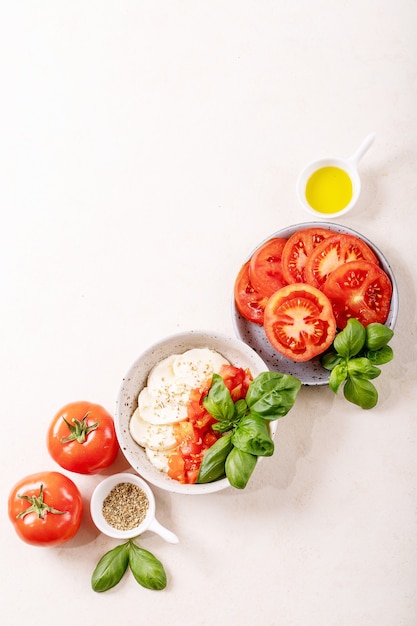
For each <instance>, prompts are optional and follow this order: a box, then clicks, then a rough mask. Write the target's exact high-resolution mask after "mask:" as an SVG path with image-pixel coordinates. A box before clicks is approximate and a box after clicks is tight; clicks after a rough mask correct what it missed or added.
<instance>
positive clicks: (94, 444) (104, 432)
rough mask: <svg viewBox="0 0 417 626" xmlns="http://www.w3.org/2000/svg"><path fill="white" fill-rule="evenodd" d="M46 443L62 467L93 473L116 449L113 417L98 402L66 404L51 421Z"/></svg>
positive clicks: (113, 454)
mask: <svg viewBox="0 0 417 626" xmlns="http://www.w3.org/2000/svg"><path fill="white" fill-rule="evenodd" d="M47 447H48V450H49V454H50V455H51V457H52V458H53V459H54V461H56V462H57V463H58V464H59V465H60V466H61V467H63V468H64V469H67V470H69V471H70V472H77V473H78V474H97V473H98V472H100V471H101V470H102V469H104V468H106V467H109V465H111V464H112V463H113V461H114V460H115V459H116V456H117V453H118V450H119V444H118V441H117V438H116V432H115V429H114V422H113V418H112V416H111V415H110V413H108V412H107V411H106V409H104V408H103V407H102V406H100V405H99V404H92V403H91V402H71V403H70V404H66V405H65V406H64V407H63V408H62V409H61V410H60V411H58V413H57V414H56V415H55V417H54V418H53V420H52V422H51V425H50V427H49V430H48V433H47Z"/></svg>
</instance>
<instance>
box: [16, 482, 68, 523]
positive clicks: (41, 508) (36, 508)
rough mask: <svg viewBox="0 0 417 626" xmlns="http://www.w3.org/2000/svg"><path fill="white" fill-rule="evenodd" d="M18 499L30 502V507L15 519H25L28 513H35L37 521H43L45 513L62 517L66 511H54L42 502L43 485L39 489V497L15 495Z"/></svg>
mask: <svg viewBox="0 0 417 626" xmlns="http://www.w3.org/2000/svg"><path fill="white" fill-rule="evenodd" d="M17 497H18V498H22V500H27V502H30V506H28V508H27V509H25V510H24V511H21V513H18V514H17V515H16V517H17V518H21V517H25V516H26V515H28V514H29V513H36V515H37V516H38V517H39V519H45V517H46V515H47V513H54V514H55V515H64V514H65V513H67V511H58V509H54V508H53V507H52V506H49V504H46V502H44V501H43V485H41V486H40V487H39V495H38V496H26V495H20V494H17Z"/></svg>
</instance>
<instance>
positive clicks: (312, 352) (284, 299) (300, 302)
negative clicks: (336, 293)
mask: <svg viewBox="0 0 417 626" xmlns="http://www.w3.org/2000/svg"><path fill="white" fill-rule="evenodd" d="M264 328H265V333H266V336H267V338H268V340H269V342H270V344H271V345H272V347H273V348H275V350H277V351H278V352H280V353H281V354H282V355H283V356H285V357H287V358H289V359H291V360H293V361H297V362H299V361H309V360H310V359H312V358H313V357H315V356H317V355H318V354H321V353H322V352H324V351H325V350H327V348H328V347H329V346H330V345H331V344H332V342H333V340H334V337H335V334H336V320H335V317H334V315H333V311H332V305H331V303H330V301H329V299H328V298H327V296H325V295H324V294H323V293H322V292H321V291H320V290H319V289H317V288H316V287H312V286H311V285H308V284H304V283H294V284H291V285H288V286H286V287H283V288H282V289H280V290H279V291H277V292H276V293H274V294H273V295H272V296H271V298H270V299H269V300H268V303H267V305H266V307H265V317H264Z"/></svg>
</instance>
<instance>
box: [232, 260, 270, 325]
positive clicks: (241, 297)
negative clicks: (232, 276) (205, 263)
mask: <svg viewBox="0 0 417 626" xmlns="http://www.w3.org/2000/svg"><path fill="white" fill-rule="evenodd" d="M234 297H235V303H236V308H237V310H238V311H239V313H240V314H241V315H242V317H244V318H245V319H247V320H249V322H253V323H254V324H259V325H260V326H262V324H263V319H264V309H265V305H266V303H267V300H268V297H267V296H265V295H264V294H261V293H259V292H258V291H256V289H255V288H254V286H253V285H252V282H251V279H250V275H249V261H247V262H246V263H245V264H244V265H243V266H242V267H241V269H240V271H239V273H238V275H237V277H236V280H235V285H234Z"/></svg>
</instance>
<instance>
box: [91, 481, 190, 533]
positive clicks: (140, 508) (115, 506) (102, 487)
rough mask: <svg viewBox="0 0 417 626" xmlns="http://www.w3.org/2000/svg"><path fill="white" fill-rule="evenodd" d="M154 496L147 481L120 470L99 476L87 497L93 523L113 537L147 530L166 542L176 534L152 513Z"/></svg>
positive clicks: (153, 510) (153, 511)
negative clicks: (89, 498) (102, 477)
mask: <svg viewBox="0 0 417 626" xmlns="http://www.w3.org/2000/svg"><path fill="white" fill-rule="evenodd" d="M155 508H156V506H155V498H154V495H153V492H152V490H151V488H150V487H149V485H148V484H147V483H146V482H145V481H144V480H142V478H140V476H138V475H137V474H133V473H130V472H122V473H119V474H113V475H112V476H108V477H107V478H105V479H104V480H102V481H101V482H100V483H99V484H98V485H97V486H96V488H95V489H94V492H93V494H92V496H91V501H90V512H91V517H92V520H93V522H94V524H95V525H96V527H97V528H98V529H99V530H100V531H101V532H102V533H103V534H105V535H107V536H109V537H113V538H114V539H126V540H127V539H132V538H133V537H137V536H138V535H141V534H142V533H144V532H145V531H147V530H149V531H152V532H154V533H156V534H157V535H160V537H162V538H163V539H165V541H168V542H169V543H178V537H177V536H176V535H175V534H174V533H173V532H171V531H170V530H168V529H167V528H165V526H162V524H160V523H159V522H158V520H157V519H156V517H155Z"/></svg>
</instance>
